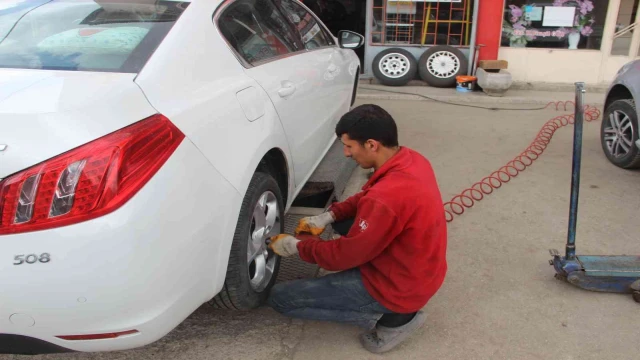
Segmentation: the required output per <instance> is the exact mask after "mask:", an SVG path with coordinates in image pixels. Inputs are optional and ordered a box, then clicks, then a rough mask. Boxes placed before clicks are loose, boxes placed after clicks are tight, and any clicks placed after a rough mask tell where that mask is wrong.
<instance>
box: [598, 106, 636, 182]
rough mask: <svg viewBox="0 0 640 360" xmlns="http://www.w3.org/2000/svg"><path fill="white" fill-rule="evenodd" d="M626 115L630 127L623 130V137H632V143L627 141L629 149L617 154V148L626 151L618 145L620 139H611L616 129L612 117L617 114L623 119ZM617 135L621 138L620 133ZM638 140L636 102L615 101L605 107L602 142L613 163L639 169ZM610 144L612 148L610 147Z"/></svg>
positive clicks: (607, 155)
mask: <svg viewBox="0 0 640 360" xmlns="http://www.w3.org/2000/svg"><path fill="white" fill-rule="evenodd" d="M624 115H626V116H628V118H629V120H628V121H629V122H630V127H629V128H627V130H626V131H623V138H626V139H627V140H629V139H630V140H631V144H628V143H626V142H625V144H626V145H625V146H628V148H629V150H628V151H627V152H625V153H624V154H616V153H615V152H616V150H617V151H620V150H622V151H624V149H623V148H622V147H621V146H622V145H616V144H617V141H619V140H612V139H610V136H611V132H613V131H615V128H614V126H613V123H612V121H613V120H612V119H613V118H615V117H616V116H617V117H618V118H620V117H622V119H620V120H623V119H624ZM607 135H609V136H607ZM616 135H617V136H615V138H616V139H620V135H618V134H616ZM636 141H638V112H637V111H636V104H635V102H634V101H633V100H630V99H623V100H616V101H614V102H613V103H611V105H609V106H608V107H607V108H606V109H605V111H604V116H603V117H602V124H601V126H600V143H601V144H602V150H603V151H604V154H605V156H606V157H607V159H609V161H610V162H611V163H612V164H614V165H616V166H618V167H621V168H623V169H637V168H639V167H640V151H638V147H637V146H636ZM610 145H611V147H612V149H610V148H609V147H610Z"/></svg>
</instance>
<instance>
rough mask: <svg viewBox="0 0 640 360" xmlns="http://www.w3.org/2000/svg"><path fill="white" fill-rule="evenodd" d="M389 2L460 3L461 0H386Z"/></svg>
mask: <svg viewBox="0 0 640 360" xmlns="http://www.w3.org/2000/svg"><path fill="white" fill-rule="evenodd" d="M388 1H389V2H401V1H407V2H439V3H460V2H462V0H388Z"/></svg>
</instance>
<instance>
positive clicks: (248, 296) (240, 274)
mask: <svg viewBox="0 0 640 360" xmlns="http://www.w3.org/2000/svg"><path fill="white" fill-rule="evenodd" d="M269 191H270V192H271V193H273V194H274V195H275V198H276V199H277V203H278V216H279V219H280V221H279V223H280V228H279V229H277V231H276V232H277V233H283V232H284V204H283V200H282V193H281V192H280V188H279V187H278V183H277V182H276V181H275V180H274V179H273V177H272V176H271V175H269V174H267V173H263V172H256V173H255V174H254V175H253V178H252V179H251V182H250V183H249V188H248V189H247V193H246V195H245V197H244V199H243V201H242V206H241V208H240V215H239V217H238V223H237V225H236V231H235V234H234V236H233V243H232V245H231V252H230V254H229V265H228V266H227V275H226V278H225V282H224V287H223V288H222V290H221V291H220V293H219V294H218V295H216V296H215V297H214V298H213V299H211V300H210V301H209V304H210V305H211V306H213V307H215V308H220V309H228V310H250V309H254V308H257V307H259V306H260V305H262V304H264V303H265V301H266V299H267V296H268V294H269V290H270V289H271V287H273V285H274V284H275V281H276V278H277V277H278V270H279V268H280V257H279V256H277V255H275V254H274V253H272V252H271V251H270V250H269V255H270V257H271V256H272V257H273V258H274V259H275V266H274V270H273V275H272V277H271V280H270V281H269V283H268V285H267V286H266V288H264V290H261V291H259V292H258V291H255V290H254V288H253V287H252V286H251V279H250V275H249V273H250V265H249V264H248V261H247V248H248V246H249V244H248V239H249V237H250V234H251V231H252V222H253V210H254V208H255V207H256V204H257V203H258V200H259V199H260V197H261V196H262V195H263V194H264V193H265V192H269Z"/></svg>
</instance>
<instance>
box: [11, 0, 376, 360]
mask: <svg viewBox="0 0 640 360" xmlns="http://www.w3.org/2000/svg"><path fill="white" fill-rule="evenodd" d="M338 37H339V40H338V39H337V38H335V37H333V36H332V35H331V33H330V32H329V31H328V30H327V29H326V27H325V26H324V25H323V24H322V23H321V22H320V21H319V20H318V19H317V18H316V17H315V15H313V14H311V13H310V12H309V10H308V9H307V8H306V7H304V6H303V5H302V4H301V3H299V2H297V1H296V0H227V1H224V2H223V1H221V0H194V1H192V2H189V1H167V0H164V1H155V0H95V1H90V0H66V1H64V0H61V1H56V0H54V1H48V0H12V1H8V2H2V3H0V179H1V180H0V288H1V289H2V291H0V353H47V352H58V351H107V350H121V349H128V348H134V347H139V346H143V345H146V344H149V343H151V342H154V341H156V340H158V339H159V338H161V337H163V336H164V335H165V334H167V333H168V332H169V331H171V330H172V329H173V328H174V327H175V326H177V325H178V324H179V323H181V322H182V321H183V320H184V319H185V318H186V317H187V316H189V315H190V314H191V313H192V312H193V311H194V310H195V309H197V308H198V307H199V306H201V305H202V304H203V303H206V302H208V301H210V302H212V303H214V304H215V305H217V306H220V307H226V308H232V309H251V308H255V307H257V306H259V305H261V304H263V302H264V300H265V298H266V296H267V294H268V291H269V289H270V287H271V286H272V285H273V283H274V281H275V278H276V275H277V271H278V265H279V258H278V257H277V256H274V254H273V253H271V252H270V251H268V250H267V246H266V244H265V240H266V239H267V238H268V237H269V236H272V235H275V234H278V233H280V232H281V231H283V230H284V229H283V225H284V224H283V222H284V221H283V220H284V213H285V211H286V210H287V209H288V208H289V207H290V206H291V204H292V202H293V200H294V198H295V197H296V195H297V194H298V192H299V191H300V190H301V189H302V187H303V185H304V184H305V182H306V180H307V179H308V178H309V177H310V176H311V174H312V172H313V171H314V169H315V168H316V166H317V165H318V163H319V162H320V161H321V160H322V158H323V156H324V155H325V153H326V151H327V150H328V149H329V147H330V146H331V145H332V144H333V143H334V142H335V141H336V137H335V133H334V129H335V125H336V123H337V121H338V120H339V118H340V117H341V116H342V115H343V114H344V113H345V112H347V111H348V110H349V108H350V107H351V105H352V104H353V101H354V97H355V89H356V86H357V83H358V73H359V67H360V63H359V60H358V58H357V56H356V55H355V53H354V52H353V51H352V49H354V48H357V47H359V46H361V45H362V44H363V42H364V38H363V37H362V36H361V35H358V34H355V33H352V32H340V34H339V36H338Z"/></svg>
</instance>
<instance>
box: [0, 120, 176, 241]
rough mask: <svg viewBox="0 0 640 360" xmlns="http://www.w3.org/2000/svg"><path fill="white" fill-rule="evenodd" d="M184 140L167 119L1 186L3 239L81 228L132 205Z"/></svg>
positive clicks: (83, 148) (143, 124)
mask: <svg viewBox="0 0 640 360" xmlns="http://www.w3.org/2000/svg"><path fill="white" fill-rule="evenodd" d="M182 139H184V134H182V132H180V130H178V128H176V127H175V125H173V124H172V123H171V121H169V119H167V118H166V117H164V116H162V115H154V116H151V117H149V118H147V119H144V120H142V121H140V122H137V123H135V124H133V125H131V126H128V127H126V128H124V129H121V130H119V131H116V132H114V133H111V134H109V135H106V136H104V137H102V138H100V139H97V140H95V141H92V142H90V143H88V144H85V145H83V146H80V147H78V148H76V149H74V150H71V151H69V152H67V153H64V154H62V155H60V156H57V157H55V158H52V159H50V160H47V161H45V162H43V163H41V164H38V165H36V166H33V167H31V168H29V169H27V170H24V171H22V172H20V173H18V174H15V175H13V176H10V177H8V178H6V179H5V180H3V181H2V182H0V235H3V234H15V233H21V232H27V231H35V230H43V229H48V228H53V227H59V226H64V225H70V224H75V223H78V222H82V221H86V220H89V219H93V218H96V217H98V216H102V215H105V214H107V213H109V212H111V211H114V210H115V209H117V208H118V207H120V206H122V205H123V204H124V203H126V202H127V201H128V200H129V199H130V198H131V197H132V196H133V195H135V193H136V192H138V190H140V189H141V188H142V186H144V184H145V183H146V182H147V181H149V179H151V177H152V176H153V175H154V174H155V173H156V172H157V171H158V170H159V169H160V167H161V166H162V165H163V164H164V163H165V161H166V160H167V159H168V158H169V156H171V154H172V153H173V152H174V151H175V149H176V148H177V147H178V145H180V143H181V142H182Z"/></svg>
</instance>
